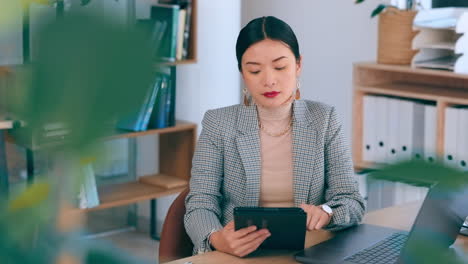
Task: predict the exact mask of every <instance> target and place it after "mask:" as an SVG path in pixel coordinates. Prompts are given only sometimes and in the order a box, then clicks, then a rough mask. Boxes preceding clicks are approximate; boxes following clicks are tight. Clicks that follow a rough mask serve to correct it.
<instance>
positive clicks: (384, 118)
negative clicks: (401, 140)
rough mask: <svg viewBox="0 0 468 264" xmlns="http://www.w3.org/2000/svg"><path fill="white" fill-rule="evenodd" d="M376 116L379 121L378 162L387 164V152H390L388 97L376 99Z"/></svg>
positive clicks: (376, 129) (377, 130)
mask: <svg viewBox="0 0 468 264" xmlns="http://www.w3.org/2000/svg"><path fill="white" fill-rule="evenodd" d="M375 102H376V106H377V107H376V111H375V112H376V115H377V120H376V122H375V125H374V127H375V131H376V133H377V135H376V139H377V141H376V144H377V151H376V162H378V163H386V162H387V150H388V99H387V98H386V97H381V96H379V97H376V100H375Z"/></svg>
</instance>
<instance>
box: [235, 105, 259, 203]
mask: <svg viewBox="0 0 468 264" xmlns="http://www.w3.org/2000/svg"><path fill="white" fill-rule="evenodd" d="M237 118H238V119H237V124H238V127H237V128H238V130H239V131H240V135H239V136H238V137H237V138H236V143H237V149H238V150H239V155H240V157H241V160H242V164H243V165H244V170H245V176H246V186H245V188H246V190H245V191H246V196H245V205H244V206H258V202H259V199H260V177H261V171H262V168H261V166H262V161H261V157H260V135H259V133H258V118H257V111H256V109H255V106H254V105H252V106H248V107H246V106H241V107H240V110H239V114H238V117H237Z"/></svg>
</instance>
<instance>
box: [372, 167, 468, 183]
mask: <svg viewBox="0 0 468 264" xmlns="http://www.w3.org/2000/svg"><path fill="white" fill-rule="evenodd" d="M371 177H373V178H375V179H379V180H386V181H392V182H403V183H407V184H410V185H415V186H424V187H429V186H431V185H433V184H435V183H437V185H438V186H439V187H443V188H445V189H447V190H458V189H460V188H465V187H466V185H468V173H466V172H462V171H460V170H458V169H454V168H450V167H447V166H445V165H444V164H442V163H438V162H431V163H429V162H425V161H420V160H411V161H404V162H400V163H396V164H393V165H389V166H386V167H384V168H382V169H379V170H377V171H375V172H373V173H372V174H371Z"/></svg>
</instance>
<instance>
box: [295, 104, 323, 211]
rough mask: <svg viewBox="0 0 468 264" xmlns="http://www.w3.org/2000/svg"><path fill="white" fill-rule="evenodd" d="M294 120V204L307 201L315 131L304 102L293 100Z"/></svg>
mask: <svg viewBox="0 0 468 264" xmlns="http://www.w3.org/2000/svg"><path fill="white" fill-rule="evenodd" d="M293 109H294V120H293V131H292V137H293V138H292V141H293V144H292V152H293V153H292V154H293V167H294V171H293V173H294V182H293V191H294V205H295V206H299V205H300V204H302V203H306V202H307V200H308V199H307V198H308V195H309V191H310V186H309V185H310V182H311V177H312V175H313V167H314V162H315V159H314V158H315V150H316V148H317V146H316V141H317V132H316V130H315V129H314V128H311V127H310V126H311V125H312V123H313V122H312V121H313V119H312V116H311V113H310V112H309V109H308V108H307V106H306V104H305V102H303V101H295V102H294V108H293Z"/></svg>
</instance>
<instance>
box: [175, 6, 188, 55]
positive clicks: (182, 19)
mask: <svg viewBox="0 0 468 264" xmlns="http://www.w3.org/2000/svg"><path fill="white" fill-rule="evenodd" d="M186 16H187V12H186V10H185V9H181V10H180V13H179V28H178V30H177V49H176V59H177V60H182V57H183V56H182V55H183V48H184V28H185V18H186Z"/></svg>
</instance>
